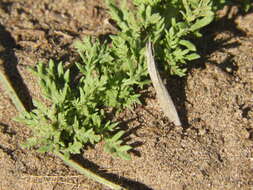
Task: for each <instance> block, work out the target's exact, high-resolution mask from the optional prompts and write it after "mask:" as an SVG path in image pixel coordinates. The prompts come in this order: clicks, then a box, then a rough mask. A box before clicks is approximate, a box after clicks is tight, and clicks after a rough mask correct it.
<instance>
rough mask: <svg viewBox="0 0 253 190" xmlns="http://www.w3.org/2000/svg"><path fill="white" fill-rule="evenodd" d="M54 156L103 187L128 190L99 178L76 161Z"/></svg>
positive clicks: (61, 155) (57, 153)
mask: <svg viewBox="0 0 253 190" xmlns="http://www.w3.org/2000/svg"><path fill="white" fill-rule="evenodd" d="M54 154H55V155H56V156H58V157H59V158H61V159H62V160H63V161H64V162H65V163H66V164H67V165H68V166H70V167H72V168H74V169H75V170H77V171H78V172H79V173H81V174H83V175H85V176H86V177H88V178H90V179H93V180H95V181H97V182H99V183H101V184H103V185H106V186H107V187H110V188H111V189H114V190H127V189H126V188H124V187H122V186H120V185H117V184H115V183H112V182H110V181H108V180H107V179H105V178H102V177H100V176H98V175H97V174H95V173H93V172H92V171H90V170H88V169H85V168H83V167H82V166H80V165H79V164H78V163H76V162H75V161H73V160H70V159H67V158H65V157H64V155H63V154H61V153H59V152H54Z"/></svg>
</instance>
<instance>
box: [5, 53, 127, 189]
mask: <svg viewBox="0 0 253 190" xmlns="http://www.w3.org/2000/svg"><path fill="white" fill-rule="evenodd" d="M3 64H4V62H3V60H2V59H1V58H0V82H1V83H2V84H3V86H4V88H5V90H6V91H7V93H8V94H9V96H10V98H11V100H12V102H13V103H14V105H15V107H16V109H17V110H18V111H19V112H20V114H21V117H19V118H18V119H17V121H21V122H22V121H23V122H24V123H26V124H28V126H31V127H34V128H32V129H33V131H34V133H35V134H34V135H35V136H34V137H32V138H30V139H28V141H27V144H26V145H25V146H28V147H30V146H35V145H40V148H39V149H38V150H39V151H40V152H46V151H47V152H52V153H53V154H54V155H56V156H58V157H59V158H60V159H62V160H63V161H64V162H65V163H66V164H67V165H68V166H70V167H72V168H74V169H75V170H77V171H78V172H79V173H81V174H83V175H85V176H86V177H88V178H90V179H93V180H95V181H97V182H99V183H101V184H103V185H105V186H107V187H110V188H111V189H114V190H127V189H126V188H124V187H122V186H120V185H117V184H115V183H112V182H110V181H108V180H107V179H105V178H102V177H100V176H98V175H97V174H95V173H93V172H92V171H90V170H88V169H86V168H83V167H82V166H81V165H79V164H78V163H76V162H75V161H73V160H71V159H70V158H69V154H70V153H72V152H75V151H76V152H78V151H79V150H78V148H80V145H79V144H77V145H76V144H74V143H72V144H71V143H69V144H71V145H70V147H67V148H66V150H65V151H64V149H63V148H60V145H59V144H57V143H55V142H53V141H51V142H50V140H49V139H48V137H49V136H51V138H52V139H54V138H55V139H58V140H59V139H60V137H59V133H61V132H62V131H61V129H60V130H59V131H58V133H56V131H57V130H58V129H59V128H54V129H53V125H55V126H54V127H56V123H53V122H56V121H50V119H51V118H50V117H48V118H47V116H49V115H50V114H46V113H45V112H44V113H43V112H42V110H44V111H48V112H50V109H46V106H45V105H42V103H39V102H37V103H35V105H36V106H37V109H36V110H34V111H33V112H31V113H28V112H27V111H26V108H25V107H24V105H23V103H22V102H21V100H20V99H19V97H18V95H17V94H16V92H15V90H14V89H13V87H12V85H11V83H10V81H9V78H8V76H7V75H6V73H5V71H4V67H3ZM52 68H53V65H52V62H51V64H50V69H49V70H50V71H52ZM39 69H42V70H43V68H42V67H39ZM42 70H40V71H38V73H40V74H42V73H41V72H42ZM49 70H48V71H49ZM62 71H63V67H62V65H61V64H59V66H58V72H59V73H61V74H63V73H62ZM47 74H48V75H50V74H52V73H50V74H49V73H47ZM68 75H69V74H68V71H67V72H66V73H65V74H64V77H65V80H68V78H69V76H68ZM51 76H52V75H51ZM58 76H59V75H58ZM47 79H48V80H49V78H47ZM42 81H43V80H42V79H41V81H40V82H41V83H43V82H42ZM44 82H45V81H44ZM47 82H49V83H50V81H47ZM53 84H55V83H53ZM53 84H52V83H51V84H50V85H52V86H53V87H52V86H51V87H52V88H51V89H47V88H46V85H45V86H44V87H45V90H46V89H47V90H52V89H53V88H55V87H56V86H55V85H53ZM54 90H56V89H54ZM48 93H49V92H48ZM54 93H56V92H55V91H54ZM62 93H66V92H63V91H62ZM55 95H56V94H55ZM58 95H59V94H58ZM68 95H69V94H68ZM61 96H62V95H61ZM54 98H56V97H54ZM59 98H60V99H59V102H61V101H62V100H63V99H61V97H59ZM42 107H43V108H42ZM40 109H42V110H40ZM54 111H56V110H54ZM54 111H53V112H54ZM58 116H59V115H58ZM27 117H28V118H27ZM56 117H57V115H56ZM56 117H55V118H56ZM24 119H25V121H24ZM36 119H38V120H37V121H36ZM40 119H42V120H40ZM59 119H64V118H62V117H59ZM40 121H41V122H42V123H41V124H39V123H40ZM75 121H76V120H75ZM29 122H30V123H29ZM50 123H51V124H50ZM34 124H37V126H36V125H34ZM50 125H51V126H50ZM62 127H63V126H62ZM105 127H107V128H108V129H109V130H110V129H112V128H114V127H115V126H114V124H112V125H110V124H109V123H107V124H106V125H105ZM66 130H67V129H66ZM70 130H71V129H70ZM80 132H81V131H80ZM83 132H84V131H83ZM46 133H48V134H46ZM49 133H52V134H53V135H56V136H52V134H49ZM122 134H123V133H122V131H120V132H118V133H116V134H115V135H114V136H112V138H109V137H108V138H107V140H108V141H109V142H110V143H111V144H109V145H107V149H108V151H109V152H111V153H117V155H118V156H121V157H123V158H125V159H129V157H128V155H127V154H126V151H128V150H129V149H130V148H131V147H130V146H126V145H125V146H120V144H121V142H122V141H120V140H118V139H119V138H120V137H121V136H122ZM41 135H42V136H41ZM43 135H44V136H43ZM60 135H64V134H63V133H61V134H60ZM79 135H83V137H85V138H87V139H89V140H90V142H95V141H96V140H97V138H98V137H96V136H95V135H94V134H93V133H92V131H89V130H88V132H84V133H83V134H79ZM40 138H41V139H40ZM55 139H54V141H55ZM36 140H37V141H38V142H36ZM69 140H73V139H69ZM53 143H55V144H53ZM63 143H64V142H62V144H61V145H63ZM112 149H113V150H112Z"/></svg>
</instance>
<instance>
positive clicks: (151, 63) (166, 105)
mask: <svg viewBox="0 0 253 190" xmlns="http://www.w3.org/2000/svg"><path fill="white" fill-rule="evenodd" d="M146 46H147V50H146V51H147V62H148V63H147V64H148V72H149V75H150V78H151V80H152V83H153V86H154V88H155V91H156V95H157V98H158V101H159V104H160V106H161V108H162V110H163V112H164V114H165V115H166V116H167V117H168V118H169V120H170V121H172V122H173V123H174V124H175V125H177V126H180V125H181V122H180V119H179V117H178V114H177V110H176V108H175V106H174V103H173V101H172V99H171V97H170V95H169V93H168V91H167V89H166V87H165V85H164V84H163V82H162V79H161V77H160V74H159V72H158V70H157V67H156V64H155V60H154V56H153V53H152V45H151V42H150V41H148V42H147V44H146Z"/></svg>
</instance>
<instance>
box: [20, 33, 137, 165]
mask: <svg viewBox="0 0 253 190" xmlns="http://www.w3.org/2000/svg"><path fill="white" fill-rule="evenodd" d="M92 44H93V45H92ZM76 47H77V50H78V52H79V53H80V56H81V58H82V62H83V63H77V64H76V65H77V68H78V69H79V71H80V73H82V76H81V78H80V79H79V80H78V81H77V82H76V83H75V85H72V86H71V80H70V70H64V68H63V64H62V63H59V64H58V66H56V64H55V63H54V62H53V61H52V60H51V61H50V62H49V67H46V65H45V64H42V63H40V64H38V66H37V70H33V72H34V73H35V74H36V75H37V76H38V78H39V82H40V85H41V87H42V94H43V97H44V98H46V99H47V101H48V103H47V104H45V103H43V102H39V101H35V100H34V101H33V102H34V105H35V107H36V108H35V109H34V110H32V111H31V112H29V113H28V112H24V113H23V114H22V115H21V116H20V117H19V118H18V121H21V122H23V123H24V124H26V125H27V126H29V127H30V128H31V129H32V130H33V132H34V136H33V137H31V138H29V139H28V141H27V143H26V144H25V146H26V147H28V148H30V147H38V151H39V152H60V153H62V154H64V155H65V157H66V158H69V156H70V155H71V154H79V153H80V150H81V149H82V148H83V147H84V146H87V144H96V143H97V142H99V141H101V140H103V139H104V140H105V142H106V143H105V150H106V151H107V152H110V153H112V154H115V155H117V156H119V157H121V158H123V159H126V160H129V159H130V156H129V155H128V154H127V151H128V150H130V149H131V147H130V146H128V145H121V143H122V141H121V140H120V138H121V137H122V135H123V134H124V132H123V131H121V130H119V129H118V127H117V122H111V121H106V116H105V115H106V109H107V108H108V107H110V108H114V109H117V110H118V109H121V108H124V107H129V106H131V105H133V104H134V103H139V100H138V97H139V95H138V94H135V92H134V89H133V87H132V86H131V85H132V84H134V83H135V79H132V78H131V77H129V76H128V75H127V73H124V72H123V71H124V69H122V67H123V66H120V64H118V65H117V64H116V63H115V61H114V59H113V57H112V56H111V55H110V51H109V50H108V47H107V46H105V45H100V44H99V43H98V42H97V41H96V40H95V41H94V43H93V42H92V39H91V38H86V39H85V41H84V42H82V43H81V42H78V43H77V44H76Z"/></svg>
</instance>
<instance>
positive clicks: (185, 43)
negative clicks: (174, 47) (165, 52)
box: [179, 40, 196, 51]
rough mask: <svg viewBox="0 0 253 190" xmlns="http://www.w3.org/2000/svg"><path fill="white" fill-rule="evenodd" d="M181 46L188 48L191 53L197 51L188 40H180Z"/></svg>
mask: <svg viewBox="0 0 253 190" xmlns="http://www.w3.org/2000/svg"><path fill="white" fill-rule="evenodd" d="M179 44H180V45H183V46H185V47H186V48H188V49H189V50H191V51H196V47H195V45H194V44H193V43H191V42H190V41H188V40H180V41H179Z"/></svg>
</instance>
